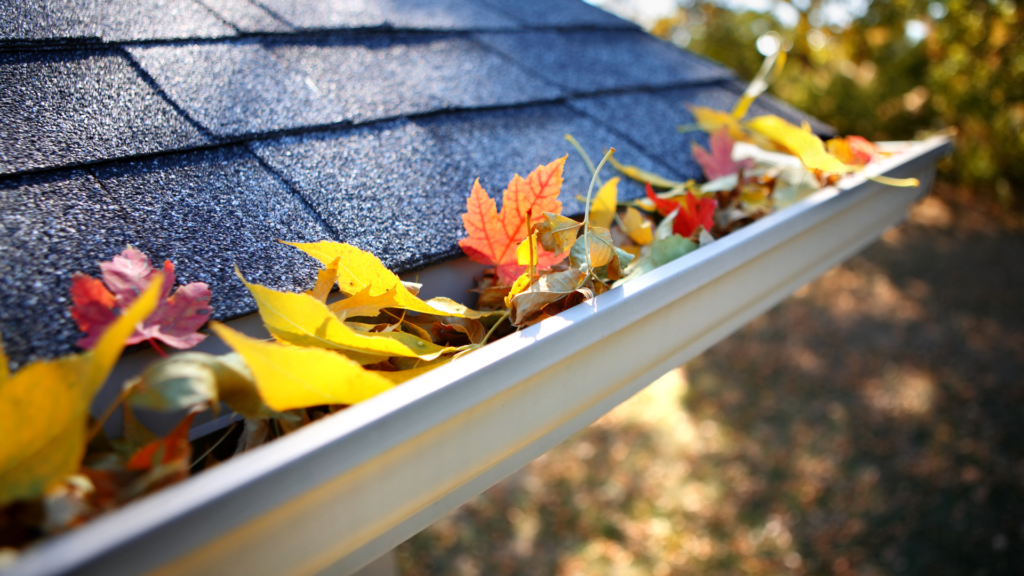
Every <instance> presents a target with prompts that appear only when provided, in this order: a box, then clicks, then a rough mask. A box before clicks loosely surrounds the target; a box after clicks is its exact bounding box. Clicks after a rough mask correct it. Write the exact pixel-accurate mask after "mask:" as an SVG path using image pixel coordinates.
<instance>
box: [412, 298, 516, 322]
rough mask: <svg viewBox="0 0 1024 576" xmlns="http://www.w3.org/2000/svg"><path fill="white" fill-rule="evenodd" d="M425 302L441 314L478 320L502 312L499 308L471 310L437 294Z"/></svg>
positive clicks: (498, 314)
mask: <svg viewBox="0 0 1024 576" xmlns="http://www.w3.org/2000/svg"><path fill="white" fill-rule="evenodd" d="M427 304H428V305H429V306H430V307H431V308H434V309H435V310H440V311H441V316H455V317H456V318H463V317H465V318H473V319H475V320H479V319H480V318H486V317H488V316H500V315H501V314H503V312H502V311H501V310H488V311H486V312H480V311H477V310H473V309H471V308H468V307H466V306H463V305H462V304H459V303H458V302H456V301H455V300H452V299H451V298H445V297H443V296H438V297H437V298H431V299H430V300H427Z"/></svg>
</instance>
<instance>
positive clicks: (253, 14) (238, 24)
mask: <svg viewBox="0 0 1024 576" xmlns="http://www.w3.org/2000/svg"><path fill="white" fill-rule="evenodd" d="M196 1H197V2H199V3H200V4H202V5H204V6H206V7H207V8H209V9H210V10H212V11H213V13H214V14H216V15H217V16H220V17H221V19H223V20H224V21H225V22H227V23H228V24H230V25H232V26H234V27H235V28H236V29H238V30H239V31H240V32H290V31H291V30H292V27H291V26H289V25H288V24H287V23H285V22H284V21H283V20H280V19H279V18H275V17H274V16H273V15H272V14H271V13H270V12H268V11H267V10H265V9H264V8H263V7H261V6H257V5H256V4H254V3H252V2H250V1H249V0H196Z"/></svg>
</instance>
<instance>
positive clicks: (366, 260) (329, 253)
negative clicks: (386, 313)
mask: <svg viewBox="0 0 1024 576" xmlns="http://www.w3.org/2000/svg"><path fill="white" fill-rule="evenodd" d="M285 244H288V245H289V246H294V247H296V248H298V249H299V250H302V251H303V252H305V253H306V254H309V255H310V256H312V257H313V258H316V259H317V260H319V261H320V263H321V264H323V265H324V266H330V265H331V264H332V263H333V262H334V261H335V260H336V259H338V260H339V261H338V289H339V290H341V292H342V294H345V295H346V296H352V295H354V294H357V293H359V292H360V291H362V290H365V289H366V288H367V287H369V288H370V291H369V295H370V296H380V295H381V294H384V293H385V292H387V291H388V290H391V289H392V288H394V287H395V286H397V288H396V289H395V302H396V306H395V308H402V309H404V310H412V311H413V312H423V313H424V314H437V313H438V311H437V310H434V309H433V308H431V307H430V306H428V305H427V303H426V302H424V301H423V300H420V299H419V298H417V297H416V296H413V294H412V292H410V291H409V289H408V288H406V287H405V285H404V284H402V280H401V279H400V278H399V277H398V276H397V275H395V273H394V272H392V271H390V270H388V269H387V268H385V267H384V264H382V263H381V261H380V259H379V258H377V257H376V256H374V255H373V254H370V253H369V252H365V251H363V250H360V249H359V248H356V247H355V246H352V245H350V244H341V243H338V242H329V241H323V242H312V243H308V244H303V243H298V242H294V243H293V242H285Z"/></svg>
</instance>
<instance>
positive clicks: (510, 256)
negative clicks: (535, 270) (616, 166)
mask: <svg viewBox="0 0 1024 576" xmlns="http://www.w3.org/2000/svg"><path fill="white" fill-rule="evenodd" d="M566 158H567V156H565V157H562V158H559V159H558V160H555V161H554V162H551V163H550V164H548V165H546V166H538V167H537V169H536V170H534V171H533V172H530V174H529V175H528V176H527V177H526V178H525V179H524V178H522V177H521V176H519V175H518V174H516V175H515V176H513V178H512V181H511V182H510V183H509V185H508V188H506V189H505V192H504V194H503V196H502V203H501V212H498V207H497V204H496V203H495V201H494V199H493V198H491V197H490V196H489V195H488V194H487V191H485V190H484V188H483V186H481V185H480V181H479V180H477V181H475V182H474V183H473V189H472V191H471V192H470V195H469V199H468V200H467V201H466V212H465V213H464V214H463V215H462V223H463V226H465V229H466V233H467V234H468V237H467V238H463V239H462V240H459V246H461V247H462V250H463V252H465V253H466V255H467V256H469V258H470V260H472V261H474V262H480V263H481V264H490V265H493V266H494V267H495V268H496V270H497V275H498V281H499V282H500V283H501V284H504V285H508V284H511V283H512V282H513V281H514V280H515V279H516V278H517V277H519V275H520V274H522V273H523V269H524V267H523V266H520V265H519V264H518V262H517V259H516V254H515V251H516V247H517V246H518V245H519V243H520V242H522V241H523V239H525V238H526V236H527V235H528V234H529V229H530V228H531V226H532V225H533V224H534V223H535V222H538V221H540V220H542V219H543V216H542V214H543V213H544V212H551V213H554V214H558V213H559V212H561V211H562V203H561V202H560V201H559V200H558V194H559V192H560V191H561V189H562V169H563V168H564V166H565V160H566ZM528 212H530V213H532V214H533V217H532V220H531V221H530V222H527V221H526V217H527V213H528ZM564 258H565V254H552V253H550V252H542V253H541V254H540V255H538V259H537V260H538V266H540V267H541V269H545V268H550V267H551V266H552V265H554V264H557V263H559V262H561V261H562V260H563V259H564Z"/></svg>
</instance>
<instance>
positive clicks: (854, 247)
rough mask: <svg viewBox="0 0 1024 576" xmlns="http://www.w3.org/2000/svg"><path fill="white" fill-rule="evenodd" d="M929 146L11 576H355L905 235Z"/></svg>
mask: <svg viewBox="0 0 1024 576" xmlns="http://www.w3.org/2000/svg"><path fill="white" fill-rule="evenodd" d="M949 149H950V144H949V142H948V140H947V139H943V138H934V139H931V140H928V141H925V142H922V143H916V144H912V145H910V146H909V147H908V149H907V152H905V153H904V154H902V155H900V156H898V157H895V158H891V159H889V160H886V161H884V162H881V163H879V164H877V165H873V166H870V167H869V168H868V169H867V170H866V172H867V173H870V174H873V175H878V174H886V175H888V176H894V177H916V178H918V179H920V180H921V186H920V187H918V188H893V187H889V186H884V185H881V184H878V183H875V182H873V181H868V180H866V179H864V177H863V175H855V176H853V177H850V178H848V179H846V180H844V181H843V182H842V183H841V185H840V186H839V189H837V188H827V189H823V190H821V191H819V192H817V193H815V194H814V195H812V196H810V197H808V198H806V199H804V200H803V201H801V202H799V203H798V204H796V205H794V206H791V207H790V208H787V209H786V210H782V211H780V212H777V213H775V214H772V215H770V216H768V217H766V218H763V219H761V220H759V221H758V222H755V223H754V224H752V225H750V226H747V227H746V228H743V229H742V230H739V231H737V232H734V233H732V234H730V235H729V236H727V237H725V238H723V239H721V240H719V241H717V242H715V243H714V244H712V245H710V246H708V247H705V248H702V249H700V250H697V251H695V252H693V253H691V254H689V255H687V256H685V257H683V258H680V259H678V260H676V261H674V262H671V263H669V264H667V265H665V266H663V267H661V268H659V269H657V270H655V271H654V272H651V273H650V274H647V275H645V276H643V277H641V278H639V279H637V280H636V281H634V282H632V283H630V284H626V285H625V286H622V287H620V288H617V289H615V290H612V291H610V292H608V293H606V294H603V295H601V296H599V297H597V298H596V299H594V300H592V301H589V302H587V303H585V304H582V305H580V306H577V307H575V308H573V309H571V310H568V311H567V312H565V313H563V314H561V315H559V316H557V317H554V318H551V319H548V320H545V321H544V322H541V323H540V324H538V325H536V326H533V327H531V328H529V329H526V330H523V331H522V332H518V333H515V334H513V335H511V336H509V337H507V338H504V339H502V340H500V341H498V342H495V343H494V344H491V345H489V346H487V347H486V348H484V349H482V350H480V351H478V352H475V353H473V354H470V355H469V356H467V357H465V358H464V359H462V360H459V361H457V362H453V363H451V364H449V365H446V366H443V367H441V368H438V369H437V370H435V371H433V372H430V373H429V374H426V375H425V376H423V377H420V378H418V379H415V380H412V381H410V382H407V383H405V384H402V385H401V386H399V387H397V388H395V389H393V390H391V391H388V392H386V393H384V394H381V395H380V396H377V397H375V398H373V399H371V400H368V401H366V402H364V403H362V404H359V405H356V406H354V407H352V408H349V409H347V410H345V411H343V412H341V413H339V414H337V415H335V416H332V417H330V418H326V419H323V420H320V421H318V422H315V423H313V424H310V425H309V426H306V427H305V428H302V429H300V430H298V431H297V432H295V433H293V434H290V435H288V436H285V437H283V438H280V439H278V440H275V441H274V442H272V443H270V444H268V445H266V446H263V447H261V448H259V449H256V450H254V451H252V452H247V453H244V454H241V455H240V456H237V457H235V458H232V459H231V460H229V461H227V462H225V463H223V464H221V465H220V466H217V467H216V468H214V469H212V470H209V471H207V472H203V473H202V474H200V475H198V476H196V477H195V478H192V479H190V480H188V481H186V482H183V483H181V484H178V485H175V486H171V487H169V488H167V489H165V490H163V491H161V492H159V493H156V494H154V495H152V496H149V497H147V498H145V499H143V500H141V501H138V502H135V503H132V504H130V505H128V506H126V507H124V508H123V509H121V510H118V511H115V512H112V513H110V514H108V515H106V516H103V517H101V518H98V519H96V520H94V521H92V522H91V523H89V524H88V525H86V526H85V527H83V528H81V529H78V530H76V531H74V532H71V533H68V534H66V535H63V536H60V537H57V538H54V539H52V540H50V541H48V542H45V543H44V544H42V545H40V546H38V547H36V548H34V549H32V550H30V551H29V552H27V553H26V554H25V555H24V556H23V557H22V558H21V560H20V561H19V562H18V563H16V564H15V565H14V566H12V567H11V569H10V572H9V573H10V574H11V575H19V576H21V575H46V576H56V575H63V574H83V575H84V574H89V575H93V574H94V575H101V576H119V575H129V574H132V575H134V574H161V575H163V574H167V575H169V574H189V575H205V574H209V575H221V574H246V575H247V576H258V575H263V574H266V575H282V574H293V575H314V574H321V573H330V574H334V575H344V574H350V573H352V572H354V571H355V570H357V569H358V568H360V567H362V566H364V565H365V564H367V563H369V562H371V561H372V560H374V559H375V558H377V557H378V556H380V555H381V554H383V553H385V552H387V551H388V550H390V549H391V548H393V547H395V546H396V545H398V544H399V543H401V542H402V541H404V540H405V539H407V538H408V537H410V536H412V535H413V534H415V533H416V532H418V531H419V530H421V529H423V528H425V527H426V526H428V525H429V524H430V523H432V522H433V521H435V520H436V519H438V518H440V517H441V516H442V515H443V514H445V513H447V512H448V511H450V510H452V509H453V508H455V507H456V506H458V505H460V504H462V503H463V502H465V501H466V500H468V499H469V498H471V497H473V496H474V495H476V494H478V493H480V492H482V491H483V490H485V489H486V488H488V487H489V486H491V485H493V484H495V483H496V482H498V481H499V480H501V479H502V478H504V477H506V476H508V475H509V474H511V473H512V472H514V471H515V470H517V469H519V468H520V467H522V466H523V465H525V464H526V463H528V462H529V461H531V460H532V459H534V458H536V457H537V456H540V455H541V454H543V453H544V452H546V451H547V450H549V449H550V448H552V447H553V446H555V445H556V444H558V443H559V442H562V441H563V440H565V439H566V438H568V437H569V436H570V435H572V434H573V433H575V432H577V431H578V430H580V429H582V428H584V427H585V426H587V425H588V424H590V423H591V422H593V421H594V420H596V419H597V418H598V417H600V416H601V415H602V414H604V413H606V412H607V411H609V410H610V409H611V408H613V407H615V406H616V405H618V404H619V403H621V402H622V401H624V400H626V399H627V398H629V397H630V396H632V395H633V394H635V393H636V392H638V391H639V390H640V389H642V388H643V387H644V386H646V385H647V384H649V383H650V382H652V381H653V380H655V379H656V378H657V377H659V376H661V375H662V374H663V373H665V372H667V371H668V370H670V369H671V368H673V367H675V366H678V365H680V364H682V363H684V362H686V361H687V360H689V359H691V358H693V357H694V356H696V355H697V354H700V353H701V352H703V351H704V350H706V349H707V348H708V347H710V346H711V345H713V344H715V343H716V342H718V341H720V340H722V339H723V338H725V337H726V336H727V335H729V334H730V333H732V332H733V331H735V330H736V329H738V328H739V327H741V326H742V325H743V324H745V323H746V322H747V321H749V320H751V319H752V318H754V317H755V316H757V315H759V314H761V313H763V312H764V311H766V310H767V309H769V308H771V307H772V306H774V305H775V304H777V303H778V302H779V301H781V300H782V299H784V298H785V297H786V296H788V295H789V294H790V293H792V292H793V291H794V290H795V289H796V288H798V287H799V286H801V285H803V284H805V283H806V282H808V281H810V280H812V279H813V278H815V277H816V276H818V275H819V274H821V273H822V272H824V271H825V270H827V269H828V268H830V267H832V266H834V265H835V264H837V263H839V262H842V261H843V260H845V259H847V258H849V257H850V256H852V255H853V254H855V253H857V252H858V251H860V250H861V249H863V248H864V247H866V246H867V245H868V244H870V243H872V242H873V241H875V239H877V238H878V237H879V236H880V235H881V233H882V232H883V231H884V230H885V229H886V228H888V227H889V226H890V225H892V224H894V223H895V222H897V221H899V220H901V219H902V218H903V217H904V215H905V213H906V211H907V209H908V208H909V207H910V205H911V204H913V203H914V202H915V201H916V200H917V199H918V198H919V197H920V196H921V195H923V194H924V193H926V192H927V191H928V190H929V189H930V187H931V183H932V180H933V178H934V173H935V163H936V161H937V160H938V159H939V157H941V156H942V155H944V154H946V153H947V152H948V151H949Z"/></svg>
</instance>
